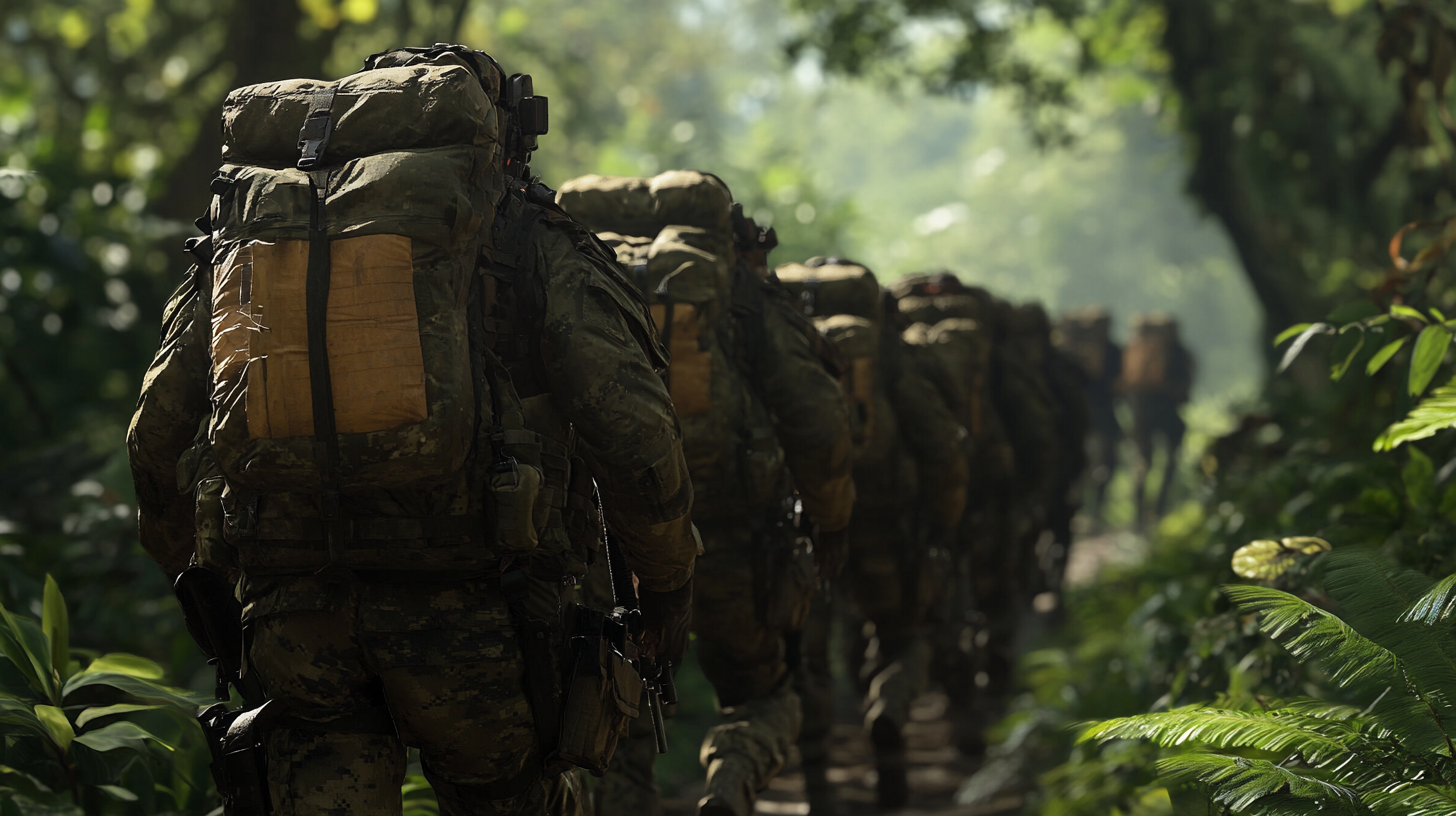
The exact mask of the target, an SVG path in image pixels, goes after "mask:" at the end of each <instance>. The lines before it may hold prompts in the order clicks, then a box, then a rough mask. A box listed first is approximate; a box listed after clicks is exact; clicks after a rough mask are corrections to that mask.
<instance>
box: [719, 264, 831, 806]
mask: <svg viewBox="0 0 1456 816" xmlns="http://www.w3.org/2000/svg"><path fill="white" fill-rule="evenodd" d="M764 288H765V299H764V305H765V309H764V337H765V340H766V343H765V345H766V348H765V350H764V353H763V354H762V355H761V357H760V365H759V366H758V367H757V368H756V370H755V375H756V378H757V379H756V382H754V383H753V385H754V389H753V390H754V394H755V395H757V398H759V399H761V400H762V401H763V402H764V404H765V406H766V407H767V408H768V411H769V413H770V415H771V416H772V418H773V435H774V437H775V438H776V439H777V440H778V444H779V445H781V446H782V448H783V452H784V463H785V465H786V466H787V468H788V471H789V473H791V474H792V475H793V483H794V485H795V487H796V488H797V489H798V491H799V495H800V497H801V499H802V501H803V503H804V509H805V511H806V512H807V514H808V516H809V518H810V519H812V520H813V521H814V523H816V524H818V525H819V528H820V529H821V530H822V531H824V532H835V531H839V530H843V529H845V528H846V527H847V526H849V523H850V510H851V508H852V507H853V505H854V501H855V487H854V482H853V481H852V478H851V474H850V433H849V415H848V410H847V408H846V406H845V403H844V397H843V395H842V394H841V393H840V390H839V385H838V383H836V382H835V380H834V379H833V377H831V376H830V374H829V372H827V371H826V370H825V366H824V361H823V358H822V356H821V353H820V352H819V350H818V349H817V348H816V344H815V338H817V335H816V334H815V333H814V329H813V327H812V326H809V325H807V324H806V323H805V321H804V320H803V318H802V317H800V316H799V315H798V314H797V313H796V312H795V311H794V309H793V307H792V306H791V305H790V303H789V302H788V300H787V298H785V297H784V296H783V292H782V290H781V289H779V288H777V287H776V286H773V285H772V284H764ZM724 455H736V452H729V451H725V452H724ZM694 484H695V487H696V481H695V482H694ZM709 489H710V488H704V490H705V492H707V491H708V490H709ZM725 510H726V511H727V512H725V513H724V514H723V515H715V514H713V513H712V512H711V510H709V511H706V512H701V513H696V512H695V513H694V521H695V522H696V523H697V524H698V527H699V530H700V531H701V532H702V534H703V550H704V554H703V557H702V558H701V559H699V566H698V570H699V574H700V575H701V576H702V579H701V581H700V582H699V583H698V584H697V586H698V591H697V593H696V595H695V596H694V599H693V629H694V631H695V632H697V635H698V661H699V663H700V665H701V666H702V669H703V673H704V674H705V675H706V676H707V678H708V680H709V682H711V683H712V684H713V688H714V689H716V690H717V692H718V704H719V706H720V708H721V710H722V713H723V717H724V720H725V722H724V723H723V724H722V725H719V726H716V727H714V728H713V729H712V730H711V731H709V732H708V736H707V738H706V739H704V741H703V748H702V754H701V757H702V761H703V765H704V766H705V767H706V768H707V769H708V796H707V797H706V799H705V802H711V803H713V804H715V805H716V804H717V803H716V802H714V801H713V800H715V798H716V799H718V800H719V801H721V803H722V805H719V806H726V809H725V810H724V811H720V812H731V813H733V814H735V816H746V810H744V808H745V806H746V808H747V809H748V810H751V808H752V802H753V798H754V796H755V795H756V793H757V792H758V791H760V790H762V789H763V788H765V787H767V786H768V782H769V780H771V779H772V778H773V777H774V776H775V775H776V774H777V773H778V772H779V771H780V770H781V769H782V768H783V766H784V765H785V764H786V763H787V762H788V758H789V752H790V750H791V749H792V747H793V745H794V741H795V740H796V739H797V738H798V734H799V728H800V710H799V700H798V697H797V695H796V694H795V693H794V690H793V689H792V688H791V687H790V684H789V682H788V679H789V678H788V671H789V670H788V664H787V662H786V661H785V652H784V638H783V635H784V633H783V632H780V631H777V630H774V629H771V628H769V627H768V626H766V625H765V624H764V622H763V620H762V618H761V616H760V614H759V611H758V610H759V604H758V602H757V601H756V599H755V594H756V592H761V591H762V590H761V589H757V587H760V586H761V584H762V581H763V579H764V577H763V576H755V574H754V573H755V570H754V566H753V565H754V562H755V560H756V551H757V550H759V548H760V547H761V546H762V544H761V542H760V541H759V537H760V536H762V535H764V534H765V531H763V530H755V529H754V527H755V526H756V524H755V522H754V521H753V520H752V519H751V518H749V519H746V518H745V517H744V515H743V513H742V511H741V510H739V511H737V512H735V511H733V510H732V509H729V508H727V507H725ZM748 512H749V513H754V512H757V513H758V514H760V515H761V517H764V518H767V517H768V516H770V515H772V514H773V513H774V512H775V508H757V509H756V510H755V509H752V508H748ZM780 515H781V511H780ZM704 812H705V813H707V812H708V811H707V809H705V810H704Z"/></svg>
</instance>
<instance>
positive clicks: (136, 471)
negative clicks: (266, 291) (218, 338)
mask: <svg viewBox="0 0 1456 816" xmlns="http://www.w3.org/2000/svg"><path fill="white" fill-rule="evenodd" d="M196 281H197V276H196V274H194V272H189V273H188V275H187V279H186V282H184V283H183V284H182V286H180V287H178V289H177V291H176V292H175V293H173V295H172V298H171V300H170V301H168V303H167V308H166V311H165V312H164V313H163V316H162V344H161V348H159V349H158V350H157V355H156V357H155V358H153V360H152V364H151V367H149V368H148V369H147V373H146V376H145V378H143V380H142V393H141V397H139V398H138V399H137V408H136V413H134V414H133V415H132V418H131V426H130V427H129V428H128V429H127V434H126V448H127V456H128V458H129V459H130V461H131V475H132V481H133V482H134V483H135V484H136V495H137V523H138V528H139V532H140V534H141V541H142V547H143V549H145V550H146V551H147V554H148V555H150V556H151V557H152V558H153V559H154V560H155V561H156V562H157V563H158V564H160V565H161V567H162V570H163V571H165V572H166V573H167V575H168V577H172V576H175V575H177V574H178V573H180V572H182V570H184V569H186V568H187V563H188V561H189V560H190V559H191V557H192V552H193V549H194V508H193V498H192V496H188V495H183V494H182V493H181V492H180V491H179V490H178V487H177V460H178V459H180V458H181V457H182V454H183V453H184V452H185V451H186V450H187V449H188V448H189V447H191V445H192V441H193V438H194V437H195V436H196V434H197V429H198V425H199V423H201V422H202V421H203V420H204V419H205V418H206V416H207V413H208V407H207V358H208V351H207V350H208V338H207V332H206V331H203V330H201V327H199V326H197V325H196V324H197V319H196V318H197V298H198V293H197V286H196Z"/></svg>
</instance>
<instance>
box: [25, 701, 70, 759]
mask: <svg viewBox="0 0 1456 816" xmlns="http://www.w3.org/2000/svg"><path fill="white" fill-rule="evenodd" d="M35 717H36V719H38V720H40V723H41V725H44V726H45V729H46V733H48V734H50V736H51V739H52V740H53V741H54V742H55V743H56V745H59V746H60V747H61V750H62V751H69V750H71V741H72V740H74V739H75V738H76V730H75V729H74V728H72V727H71V721H70V720H68V719H66V712H64V711H62V710H60V709H59V708H56V707H55V706H48V705H38V706H36V707H35Z"/></svg>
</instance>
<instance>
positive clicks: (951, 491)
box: [893, 346, 970, 530]
mask: <svg viewBox="0 0 1456 816" xmlns="http://www.w3.org/2000/svg"><path fill="white" fill-rule="evenodd" d="M901 352H902V354H903V357H904V359H903V365H902V371H901V374H900V378H899V380H898V381H897V382H896V383H895V390H894V392H893V397H894V405H895V414H896V418H897V419H898V421H899V423H900V434H901V435H902V436H903V437H904V439H905V444H906V446H908V447H909V448H910V452H911V453H912V454H913V455H914V457H915V464H916V470H917V472H918V475H919V479H920V494H921V498H922V499H923V500H924V502H925V506H926V508H927V509H928V510H929V511H930V513H931V514H932V517H933V518H934V520H935V521H936V523H937V524H938V525H941V527H940V529H941V530H953V529H955V527H956V525H957V524H959V523H960V520H961V514H962V513H964V512H965V507H966V490H967V486H968V484H969V483H970V464H969V461H968V459H967V457H966V452H965V451H966V448H965V445H964V444H963V440H964V439H965V437H966V434H967V431H966V429H965V427H964V426H962V425H961V423H960V422H959V420H957V418H956V415H955V412H954V411H953V410H951V406H950V404H949V403H948V402H947V401H946V399H945V397H944V395H943V394H941V392H940V390H939V389H937V388H936V387H935V384H934V383H933V382H932V381H931V380H930V378H929V377H927V376H925V372H924V371H923V370H922V366H923V365H925V363H924V362H923V361H922V360H920V359H919V357H920V355H919V353H917V350H916V349H914V348H912V347H908V346H902V347H901Z"/></svg>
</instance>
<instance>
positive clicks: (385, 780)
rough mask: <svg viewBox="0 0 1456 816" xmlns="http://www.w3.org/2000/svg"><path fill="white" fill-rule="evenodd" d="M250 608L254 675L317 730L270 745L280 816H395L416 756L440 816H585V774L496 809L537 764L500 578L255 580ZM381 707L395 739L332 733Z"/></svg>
mask: <svg viewBox="0 0 1456 816" xmlns="http://www.w3.org/2000/svg"><path fill="white" fill-rule="evenodd" d="M533 584H537V585H536V586H533V589H532V601H531V606H532V607H533V611H532V613H531V614H532V615H533V616H537V611H539V612H540V613H541V615H546V614H557V615H559V612H556V611H555V609H554V604H559V602H560V590H559V589H558V588H557V587H555V586H554V585H546V584H544V583H542V582H533ZM552 596H555V598H554V601H553V598H552ZM244 602H245V604H246V605H247V606H246V610H247V617H248V620H249V621H250V626H251V647H250V650H249V660H250V665H251V668H252V670H254V671H256V672H257V673H258V675H259V677H260V678H261V680H262V681H263V684H264V686H265V687H266V688H267V690H268V692H269V694H270V696H271V697H272V699H273V700H275V701H277V703H276V704H279V705H282V706H284V707H285V708H286V710H287V711H288V712H289V713H290V714H291V715H292V716H293V717H294V718H296V719H302V720H310V721H313V722H316V723H320V724H321V725H320V727H318V728H313V727H292V726H290V727H282V728H277V729H274V730H273V731H271V732H270V735H269V737H268V739H267V757H268V786H269V792H270V795H271V797H272V800H273V813H274V814H275V815H276V816H361V815H364V816H376V815H377V816H398V814H399V813H400V812H401V807H402V806H401V800H400V785H401V783H402V782H403V780H404V776H405V771H406V753H405V749H406V747H415V748H418V749H419V751H420V757H421V760H422V764H423V766H424V771H425V775H426V777H427V778H428V779H429V780H430V782H431V784H432V785H433V786H434V788H435V793H436V795H437V797H438V798H439V800H440V811H441V813H443V814H448V815H449V816H485V815H486V814H490V816H496V814H500V816H507V814H547V813H549V814H562V815H563V816H569V815H570V814H576V813H580V812H582V811H581V805H582V801H583V800H582V796H581V794H582V790H581V785H580V778H579V776H578V775H577V774H575V773H572V774H567V775H564V776H560V777H557V778H555V779H551V780H545V779H541V780H535V781H531V782H530V783H529V784H526V785H524V787H523V788H522V789H521V792H519V793H515V794H514V795H509V796H506V797H505V798H497V797H498V796H499V794H501V793H502V792H503V788H504V786H506V785H507V784H508V783H509V782H510V781H511V780H513V779H514V778H516V777H517V775H518V774H521V773H522V772H523V771H524V770H525V769H527V767H528V766H529V765H530V764H531V763H533V762H534V761H536V760H537V759H538V756H537V752H538V749H537V738H536V732H535V729H534V726H533V718H532V713H531V707H530V704H529V702H528V700H527V697H526V693H525V682H526V670H525V665H524V662H523V660H522V658H521V655H520V651H519V649H518V647H517V645H516V642H515V634H514V627H513V626H512V623H511V618H510V614H509V612H508V611H507V608H506V603H505V600H504V598H503V597H502V595H501V592H500V588H499V581H498V579H495V580H481V581H454V582H449V583H443V582H442V583H428V584H427V583H423V582H416V583H409V584H388V583H366V582H363V581H359V580H346V581H333V582H325V581H322V580H319V579H315V578H275V579H266V580H262V581H256V580H250V581H247V583H246V584H245V590H244ZM379 707H386V708H387V710H388V714H389V718H390V719H392V720H393V724H394V731H395V732H396V733H385V731H387V730H388V729H387V728H385V729H378V728H376V729H375V732H374V733H350V732H349V729H347V728H339V729H337V730H330V729H329V726H328V725H327V724H328V723H329V722H330V721H338V720H346V719H347V718H349V717H350V716H351V715H357V713H358V712H360V711H363V710H368V709H378V708H379Z"/></svg>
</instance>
